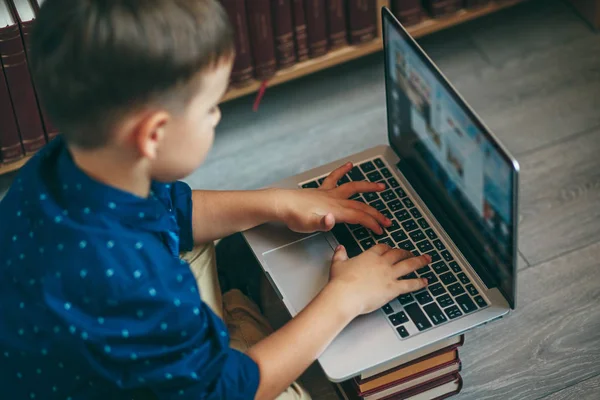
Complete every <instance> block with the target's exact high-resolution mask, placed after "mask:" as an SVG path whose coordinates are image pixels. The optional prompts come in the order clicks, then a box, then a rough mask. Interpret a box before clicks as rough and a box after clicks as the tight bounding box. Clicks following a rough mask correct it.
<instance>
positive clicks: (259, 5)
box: [246, 0, 277, 80]
mask: <svg viewBox="0 0 600 400" xmlns="http://www.w3.org/2000/svg"><path fill="white" fill-rule="evenodd" d="M246 11H247V13H248V32H249V34H250V47H251V49H252V57H253V58H254V75H255V76H256V79H258V80H266V79H269V78H270V77H272V76H273V75H275V72H276V71H277V59H276V58H275V41H274V39H273V23H272V22H271V1H270V0H248V1H246Z"/></svg>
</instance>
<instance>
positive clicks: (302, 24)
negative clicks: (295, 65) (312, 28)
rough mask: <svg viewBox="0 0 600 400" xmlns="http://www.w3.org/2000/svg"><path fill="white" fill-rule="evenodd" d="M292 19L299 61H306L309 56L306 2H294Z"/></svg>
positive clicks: (301, 0)
mask: <svg viewBox="0 0 600 400" xmlns="http://www.w3.org/2000/svg"><path fill="white" fill-rule="evenodd" d="M292 6H293V9H292V17H293V22H294V41H295V42H296V56H297V57H298V61H306V60H308V59H309V56H308V34H307V32H306V13H305V12H304V0H292Z"/></svg>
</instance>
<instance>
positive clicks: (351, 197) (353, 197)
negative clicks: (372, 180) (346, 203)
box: [350, 193, 360, 200]
mask: <svg viewBox="0 0 600 400" xmlns="http://www.w3.org/2000/svg"><path fill="white" fill-rule="evenodd" d="M359 197H360V194H358V193H354V194H353V195H352V196H350V200H356V199H358V198H359Z"/></svg>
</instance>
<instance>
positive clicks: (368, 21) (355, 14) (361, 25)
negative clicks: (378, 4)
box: [348, 0, 377, 44]
mask: <svg viewBox="0 0 600 400" xmlns="http://www.w3.org/2000/svg"><path fill="white" fill-rule="evenodd" d="M348 30H349V32H350V43H352V44H359V43H364V42H368V41H371V40H373V39H374V38H375V35H376V30H377V24H376V21H375V3H374V2H373V1H372V0H348Z"/></svg>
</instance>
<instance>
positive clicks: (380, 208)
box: [369, 200, 385, 211]
mask: <svg viewBox="0 0 600 400" xmlns="http://www.w3.org/2000/svg"><path fill="white" fill-rule="evenodd" d="M369 205H370V206H371V207H373V208H374V209H376V210H377V211H383V210H385V204H384V203H383V201H381V200H376V201H374V202H372V203H369Z"/></svg>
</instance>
